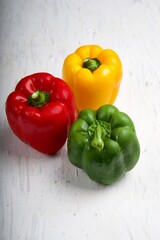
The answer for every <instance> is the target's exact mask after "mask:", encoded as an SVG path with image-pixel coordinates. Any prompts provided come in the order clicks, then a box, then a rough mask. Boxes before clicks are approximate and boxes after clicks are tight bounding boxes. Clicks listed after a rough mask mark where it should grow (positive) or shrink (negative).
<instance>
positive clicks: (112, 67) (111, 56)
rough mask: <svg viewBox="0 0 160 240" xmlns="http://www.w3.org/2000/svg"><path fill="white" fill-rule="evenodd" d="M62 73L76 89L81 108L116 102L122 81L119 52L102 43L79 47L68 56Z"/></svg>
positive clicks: (76, 98)
mask: <svg viewBox="0 0 160 240" xmlns="http://www.w3.org/2000/svg"><path fill="white" fill-rule="evenodd" d="M62 76H63V79H64V81H66V82H67V83H68V84H69V86H70V87H71V89H72V91H73V92H74V96H75V101H76V105H77V108H78V110H79V111H81V110H82V109H85V108H91V109H98V108H99V107H100V106H102V105H103V104H113V103H114V101H115V99H116V97H117V94H118V91H119V87H120V83H121V78H122V64H121V61H120V58H119V56H118V55H117V53H116V52H114V51H113V50H110V49H102V48H101V47H100V46H98V45H86V46H81V47H79V48H78V49H77V50H76V51H75V52H74V53H71V54H70V55H68V56H67V57H66V59H65V60H64V63H63V70H62Z"/></svg>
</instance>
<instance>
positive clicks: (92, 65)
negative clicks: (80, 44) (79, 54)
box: [82, 58, 101, 72]
mask: <svg viewBox="0 0 160 240" xmlns="http://www.w3.org/2000/svg"><path fill="white" fill-rule="evenodd" d="M100 65H101V64H100V61H99V60H98V59H97V58H85V59H84V61H83V66H82V67H83V68H87V69H89V70H90V71H91V72H93V71H94V70H96V69H97V68H98V67H99V66H100Z"/></svg>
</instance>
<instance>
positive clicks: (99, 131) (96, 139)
mask: <svg viewBox="0 0 160 240" xmlns="http://www.w3.org/2000/svg"><path fill="white" fill-rule="evenodd" d="M104 135H105V130H104V128H103V127H102V126H100V125H98V126H97V127H96V129H95V132H94V136H93V139H92V141H91V145H92V147H94V148H96V149H98V150H99V151H101V150H102V149H103V147H104V142H103V136H104Z"/></svg>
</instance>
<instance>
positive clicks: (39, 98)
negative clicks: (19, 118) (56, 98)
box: [28, 90, 49, 107]
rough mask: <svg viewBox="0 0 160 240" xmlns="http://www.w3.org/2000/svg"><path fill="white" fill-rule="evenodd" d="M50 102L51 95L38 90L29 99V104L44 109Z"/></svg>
mask: <svg viewBox="0 0 160 240" xmlns="http://www.w3.org/2000/svg"><path fill="white" fill-rule="evenodd" d="M48 102H49V93H48V92H44V91H40V90H36V91H34V92H33V93H32V94H31V95H30V96H29V97H28V104H29V105H30V106H34V107H42V106H44V105H45V104H47V103H48Z"/></svg>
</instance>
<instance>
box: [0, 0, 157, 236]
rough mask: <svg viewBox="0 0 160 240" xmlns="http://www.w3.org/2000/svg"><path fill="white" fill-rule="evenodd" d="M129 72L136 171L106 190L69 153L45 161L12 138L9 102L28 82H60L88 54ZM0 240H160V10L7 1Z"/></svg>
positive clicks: (148, 5)
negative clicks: (85, 48)
mask: <svg viewBox="0 0 160 240" xmlns="http://www.w3.org/2000/svg"><path fill="white" fill-rule="evenodd" d="M93 43H95V44H99V45H101V46H102V47H103V48H111V49H114V50H115V51H116V52H117V53H118V54H119V56H120V58H121V60H122V63H123V69H124V74H123V81H122V85H121V89H120V93H119V95H118V98H117V100H116V102H115V105H116V106H117V107H118V108H119V109H121V110H122V111H124V112H126V113H128V114H129V115H130V116H131V118H132V119H133V121H134V123H135V126H136V130H137V135H138V137H139V140H140V144H141V157H140V160H139V163H138V164H137V166H136V167H135V168H134V169H133V171H131V172H130V173H128V174H126V175H125V177H124V178H123V179H121V180H120V181H119V182H118V183H116V184H114V185H112V186H109V187H104V186H102V185H98V184H96V183H94V182H92V181H91V180H90V179H89V178H88V177H87V176H86V174H85V173H84V172H83V171H82V170H80V169H76V168H75V167H74V166H72V165H71V164H70V163H69V161H68V158H67V150H66V145H65V146H64V147H63V148H62V149H61V150H60V151H59V152H58V153H57V154H56V155H55V156H46V155H43V154H41V153H38V152H36V151H35V150H33V149H31V148H30V147H29V146H27V145H25V144H24V143H22V142H21V141H20V140H19V139H18V138H17V137H16V136H15V135H14V134H13V133H12V131H11V130H10V128H9V126H8V123H7V120H6V115H5V101H6V98H7V96H8V94H9V93H10V92H11V91H13V89H14V87H15V85H16V83H17V82H18V81H19V80H20V79H21V78H22V77H23V76H25V75H28V74H31V73H34V72H37V71H47V72H50V73H51V74H53V75H55V76H58V77H61V69H62V64H63V60H64V58H65V57H66V56H67V55H68V54H69V53H70V52H73V51H74V50H75V49H76V48H77V47H79V46H80V45H83V44H93ZM0 91H1V92H0V103H1V104H0V239H1V240H19V239H20V240H51V239H54V240H71V239H74V240H75V239H76V240H82V239H83V240H97V239H101V240H106V239H108V240H122V239H125V240H141V239H145V240H158V239H159V236H160V177H159V175H160V159H159V156H160V144H159V138H160V124H159V122H160V111H159V110H160V104H159V103H160V94H159V93H160V1H159V0H152V1H150V0H121V1H119V0H101V1H96V0H92V1H89V0H88V1H85V0H81V1H78V0H75V1H73V0H64V1H63V0H41V1H39V0H34V1H32V0H28V1H24V0H15V1H9V0H6V1H5V0H1V1H0Z"/></svg>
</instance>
